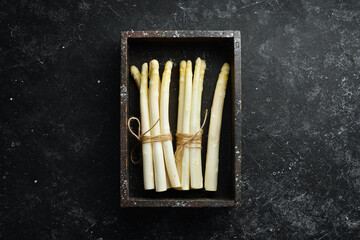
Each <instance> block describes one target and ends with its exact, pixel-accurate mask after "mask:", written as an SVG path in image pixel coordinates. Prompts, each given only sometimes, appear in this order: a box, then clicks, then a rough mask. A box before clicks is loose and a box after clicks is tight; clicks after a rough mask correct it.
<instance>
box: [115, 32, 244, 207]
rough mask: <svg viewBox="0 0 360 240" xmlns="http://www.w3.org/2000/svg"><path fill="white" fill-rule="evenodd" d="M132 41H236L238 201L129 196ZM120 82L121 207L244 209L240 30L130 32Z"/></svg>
mask: <svg viewBox="0 0 360 240" xmlns="http://www.w3.org/2000/svg"><path fill="white" fill-rule="evenodd" d="M129 38H232V39H234V59H233V65H232V66H231V67H232V69H231V75H232V77H231V80H232V86H234V87H233V88H232V100H233V105H234V110H233V111H234V114H233V115H234V120H233V121H234V123H233V126H234V135H233V138H234V148H235V149H234V169H235V173H234V187H235V198H234V200H227V199H224V200H219V199H207V198H204V199H142V198H131V197H129V170H128V164H129V159H128V146H127V143H128V139H127V119H128V114H127V106H128V90H127V87H128V79H129V66H128V61H127V60H128V52H127V51H128V39H129ZM120 68H121V80H120V205H121V207H234V206H241V156H242V154H241V153H242V147H241V125H242V122H241V35H240V31H126V32H122V33H121V67H120Z"/></svg>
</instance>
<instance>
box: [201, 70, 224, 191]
mask: <svg viewBox="0 0 360 240" xmlns="http://www.w3.org/2000/svg"><path fill="white" fill-rule="evenodd" d="M229 71H230V65H229V64H228V63H225V64H224V65H223V66H222V68H221V72H220V74H219V77H218V81H217V83H216V88H215V93H214V98H213V103H212V107H211V116H210V127H209V137H208V145H207V152H206V167H205V190H206V191H216V190H217V180H218V168H219V144H220V131H221V120H222V112H223V106H224V98H225V92H226V85H227V81H228V77H229Z"/></svg>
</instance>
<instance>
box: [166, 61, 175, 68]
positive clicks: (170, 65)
mask: <svg viewBox="0 0 360 240" xmlns="http://www.w3.org/2000/svg"><path fill="white" fill-rule="evenodd" d="M172 66H173V62H172V61H167V62H166V64H165V68H170V69H171V68H172Z"/></svg>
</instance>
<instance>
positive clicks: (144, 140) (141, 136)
mask: <svg viewBox="0 0 360 240" xmlns="http://www.w3.org/2000/svg"><path fill="white" fill-rule="evenodd" d="M132 120H136V121H137V123H138V134H136V133H134V131H133V130H132V129H131V126H130V123H131V121H132ZM159 121H160V119H158V120H157V121H156V122H155V123H154V125H152V126H151V128H149V129H148V130H146V131H145V132H144V133H143V134H141V123H140V120H139V119H138V118H137V117H131V118H129V120H128V129H129V131H130V133H131V134H132V135H133V136H134V137H136V138H137V140H139V142H138V143H137V144H136V145H135V147H133V149H132V150H131V154H130V160H131V162H132V163H133V164H135V165H137V164H139V163H140V162H141V160H142V158H140V159H139V160H138V161H134V159H133V154H134V152H135V150H136V148H137V147H138V146H139V144H140V143H142V144H144V143H153V142H164V141H167V140H170V141H171V140H172V135H171V133H165V134H159V135H156V136H145V135H146V134H147V133H148V132H150V131H151V129H153V128H154V127H155V126H156V124H158V122H159Z"/></svg>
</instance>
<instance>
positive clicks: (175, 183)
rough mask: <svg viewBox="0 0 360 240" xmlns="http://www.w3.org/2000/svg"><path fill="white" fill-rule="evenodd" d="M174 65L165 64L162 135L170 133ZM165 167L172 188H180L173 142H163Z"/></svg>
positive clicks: (162, 91)
mask: <svg viewBox="0 0 360 240" xmlns="http://www.w3.org/2000/svg"><path fill="white" fill-rule="evenodd" d="M172 66H173V63H172V62H171V61H167V62H166V64H165V69H164V73H163V75H162V80H161V95H160V122H161V125H160V128H161V134H168V133H170V124H169V91H170V81H171V69H172ZM163 150H164V158H165V166H166V170H167V173H168V177H169V180H170V183H171V186H172V187H180V179H179V175H178V172H177V169H176V164H175V156H174V149H173V144H172V141H171V140H166V141H164V142H163Z"/></svg>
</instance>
